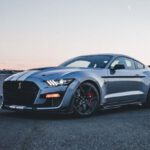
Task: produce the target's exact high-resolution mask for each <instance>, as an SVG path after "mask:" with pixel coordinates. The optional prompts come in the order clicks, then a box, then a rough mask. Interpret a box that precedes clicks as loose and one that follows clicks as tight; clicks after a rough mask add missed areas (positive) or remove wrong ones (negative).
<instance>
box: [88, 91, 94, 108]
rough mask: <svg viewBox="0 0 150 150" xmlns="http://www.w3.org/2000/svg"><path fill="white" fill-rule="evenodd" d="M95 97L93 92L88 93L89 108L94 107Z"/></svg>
mask: <svg viewBox="0 0 150 150" xmlns="http://www.w3.org/2000/svg"><path fill="white" fill-rule="evenodd" d="M93 96H94V94H93V92H88V93H87V99H88V104H89V106H92V98H93Z"/></svg>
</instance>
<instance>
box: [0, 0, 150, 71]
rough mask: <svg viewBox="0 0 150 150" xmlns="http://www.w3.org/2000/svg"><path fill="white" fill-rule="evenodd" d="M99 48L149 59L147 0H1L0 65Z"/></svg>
mask: <svg viewBox="0 0 150 150" xmlns="http://www.w3.org/2000/svg"><path fill="white" fill-rule="evenodd" d="M100 53H123V54H126V55H130V56H133V57H135V58H137V59H139V60H141V61H143V62H144V63H145V64H150V0H0V69H2V68H7V69H28V68H33V67H41V66H56V65H58V64H60V63H61V62H63V61H64V60H66V59H68V58H70V57H74V56H78V55H84V54H100Z"/></svg>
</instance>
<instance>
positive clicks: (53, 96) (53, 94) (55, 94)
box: [46, 93, 61, 99]
mask: <svg viewBox="0 0 150 150" xmlns="http://www.w3.org/2000/svg"><path fill="white" fill-rule="evenodd" d="M60 97H61V95H60V94H59V93H52V94H46V99H51V98H60Z"/></svg>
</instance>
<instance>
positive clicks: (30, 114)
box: [0, 105, 146, 120]
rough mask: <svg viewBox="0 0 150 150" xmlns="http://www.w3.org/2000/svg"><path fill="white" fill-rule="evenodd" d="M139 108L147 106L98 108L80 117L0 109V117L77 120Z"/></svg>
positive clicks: (133, 110)
mask: <svg viewBox="0 0 150 150" xmlns="http://www.w3.org/2000/svg"><path fill="white" fill-rule="evenodd" d="M139 110H142V111H144V110H145V111H146V108H143V107H142V106H137V105H132V106H123V107H120V108H115V109H109V110H98V111H97V112H96V113H95V114H94V115H92V116H90V117H84V118H83V117H79V116H76V115H73V114H64V113H52V112H51V113H49V112H12V111H4V110H0V117H7V118H20V119H30V120H75V119H78V120H79V119H88V118H97V117H101V116H103V117H105V116H108V115H111V116H113V115H115V114H117V115H119V114H122V113H127V114H129V113H130V112H135V111H136V112H138V111H139Z"/></svg>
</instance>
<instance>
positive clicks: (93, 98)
mask: <svg viewBox="0 0 150 150" xmlns="http://www.w3.org/2000/svg"><path fill="white" fill-rule="evenodd" d="M99 100H100V96H99V92H98V90H97V88H96V87H95V86H94V85H93V84H91V83H89V82H85V83H82V84H81V85H80V86H79V87H78V89H77V90H76V92H75V94H74V97H73V109H74V112H75V113H76V114H78V115H79V116H82V117H85V116H90V115H92V114H93V113H94V112H95V111H96V110H97V108H98V105H99Z"/></svg>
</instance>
